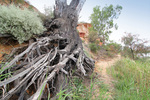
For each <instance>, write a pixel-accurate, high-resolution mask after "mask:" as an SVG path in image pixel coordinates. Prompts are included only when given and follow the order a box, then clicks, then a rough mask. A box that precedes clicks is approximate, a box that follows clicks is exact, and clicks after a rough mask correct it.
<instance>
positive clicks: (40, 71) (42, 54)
mask: <svg viewBox="0 0 150 100" xmlns="http://www.w3.org/2000/svg"><path fill="white" fill-rule="evenodd" d="M77 1H78V2H77ZM83 1H84V0H72V3H71V4H70V5H69V6H68V5H65V4H66V0H64V1H63V0H56V8H57V9H55V16H56V18H55V19H54V20H53V21H51V22H50V23H48V24H47V25H48V26H47V32H46V33H51V34H47V35H43V36H41V37H39V38H37V39H36V40H35V41H34V42H33V43H31V44H30V45H29V46H28V47H27V48H26V50H25V51H23V52H21V53H20V54H18V55H17V56H14V59H12V60H11V61H10V62H9V63H8V64H6V65H5V67H4V68H3V70H5V69H9V71H12V72H13V74H12V76H11V77H10V78H6V79H4V80H3V81H0V89H1V90H3V92H2V93H0V98H1V99H2V100H8V99H10V98H11V97H12V96H13V95H17V96H18V100H23V99H28V100H37V99H40V98H45V99H46V98H48V95H49V94H51V97H54V96H56V93H58V92H59V91H60V89H65V88H66V87H67V86H68V85H67V84H68V82H69V80H70V77H71V76H72V74H73V72H75V73H76V74H75V75H78V76H86V75H87V74H88V72H92V71H93V68H94V61H93V60H92V59H90V58H88V57H87V56H86V55H85V54H84V52H83V47H82V41H81V39H80V38H79V35H78V33H77V32H76V26H77V17H78V14H77V13H78V12H79V10H80V9H81V8H80V7H82V5H83ZM73 2H74V3H73ZM74 4H76V5H74ZM60 5H61V6H62V5H64V7H63V10H64V11H63V10H61V12H60ZM78 6H79V7H78ZM74 7H76V9H71V8H74ZM61 9H62V8H61ZM69 9H71V10H70V11H69ZM65 12H67V13H65ZM60 13H61V14H62V15H60ZM63 15H64V16H63ZM60 17H61V18H60ZM5 73H8V70H7V71H6V70H5V71H1V72H0V74H1V75H2V74H5ZM65 77H66V78H65ZM65 79H66V80H65ZM12 84H13V85H12ZM9 85H11V86H9ZM31 87H32V88H34V89H32V91H33V90H34V92H33V94H32V95H31V94H29V93H28V92H27V91H31V89H30V88H31Z"/></svg>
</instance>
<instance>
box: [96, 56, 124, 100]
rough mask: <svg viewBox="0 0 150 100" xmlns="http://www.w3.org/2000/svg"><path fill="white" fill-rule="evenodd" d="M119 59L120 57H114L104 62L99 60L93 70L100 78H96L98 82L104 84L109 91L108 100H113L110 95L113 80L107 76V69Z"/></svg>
mask: <svg viewBox="0 0 150 100" xmlns="http://www.w3.org/2000/svg"><path fill="white" fill-rule="evenodd" d="M119 59H121V56H120V55H118V56H116V57H115V58H113V59H110V58H109V59H104V60H101V59H100V60H98V61H97V62H96V67H95V69H94V72H96V73H97V74H98V75H99V76H100V77H98V78H99V80H100V81H103V82H104V84H105V85H106V86H108V89H109V91H108V93H107V94H108V97H109V99H113V98H112V95H111V94H112V92H113V89H114V86H113V83H112V82H113V81H114V80H113V78H112V77H111V76H110V75H108V74H107V69H108V68H110V67H111V66H112V65H113V64H114V63H115V62H116V61H118V60H119Z"/></svg>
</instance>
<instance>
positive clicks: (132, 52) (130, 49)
mask: <svg viewBox="0 0 150 100" xmlns="http://www.w3.org/2000/svg"><path fill="white" fill-rule="evenodd" d="M130 50H131V54H132V59H133V60H134V59H135V57H134V52H133V49H132V48H130Z"/></svg>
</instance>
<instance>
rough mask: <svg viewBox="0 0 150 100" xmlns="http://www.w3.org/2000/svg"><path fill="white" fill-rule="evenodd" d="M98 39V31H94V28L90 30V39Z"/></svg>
mask: <svg viewBox="0 0 150 100" xmlns="http://www.w3.org/2000/svg"><path fill="white" fill-rule="evenodd" d="M97 39H98V34H97V32H96V31H92V30H90V33H89V35H88V40H89V42H92V43H93V42H96V40H97Z"/></svg>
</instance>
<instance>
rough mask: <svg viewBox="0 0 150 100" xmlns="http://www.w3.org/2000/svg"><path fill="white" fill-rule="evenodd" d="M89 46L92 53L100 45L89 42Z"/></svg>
mask: <svg viewBox="0 0 150 100" xmlns="http://www.w3.org/2000/svg"><path fill="white" fill-rule="evenodd" d="M89 47H90V50H91V51H92V52H94V53H96V52H97V51H98V50H99V49H100V46H99V45H98V44H96V43H90V44H89Z"/></svg>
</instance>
